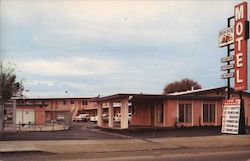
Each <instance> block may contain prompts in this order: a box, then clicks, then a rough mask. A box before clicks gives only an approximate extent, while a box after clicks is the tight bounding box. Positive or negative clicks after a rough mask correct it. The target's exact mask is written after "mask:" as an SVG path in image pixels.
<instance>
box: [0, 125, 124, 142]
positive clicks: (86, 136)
mask: <svg viewBox="0 0 250 161" xmlns="http://www.w3.org/2000/svg"><path fill="white" fill-rule="evenodd" d="M124 138H126V137H124V136H123V135H121V134H116V133H109V132H105V131H102V130H101V129H99V128H97V127H96V124H95V123H92V122H87V123H86V122H72V126H71V128H70V129H68V130H62V131H48V132H7V133H3V134H2V136H1V138H0V140H2V141H11V140H105V139H124Z"/></svg>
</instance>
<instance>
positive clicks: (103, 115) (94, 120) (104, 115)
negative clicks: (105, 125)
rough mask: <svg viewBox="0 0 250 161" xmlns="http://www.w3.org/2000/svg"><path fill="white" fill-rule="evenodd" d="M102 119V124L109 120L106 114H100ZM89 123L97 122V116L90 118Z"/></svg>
mask: <svg viewBox="0 0 250 161" xmlns="http://www.w3.org/2000/svg"><path fill="white" fill-rule="evenodd" d="M102 119H103V121H104V122H107V121H108V119H109V116H108V114H102ZM90 121H91V122H97V121H98V116H91V117H90Z"/></svg>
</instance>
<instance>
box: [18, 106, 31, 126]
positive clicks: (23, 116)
mask: <svg viewBox="0 0 250 161" xmlns="http://www.w3.org/2000/svg"><path fill="white" fill-rule="evenodd" d="M19 122H20V123H23V124H29V123H30V124H34V123H35V111H34V110H26V109H24V110H16V123H17V124H19Z"/></svg>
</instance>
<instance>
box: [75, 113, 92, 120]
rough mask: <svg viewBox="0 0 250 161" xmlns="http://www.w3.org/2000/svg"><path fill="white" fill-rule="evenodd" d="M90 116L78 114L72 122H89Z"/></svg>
mask: <svg viewBox="0 0 250 161" xmlns="http://www.w3.org/2000/svg"><path fill="white" fill-rule="evenodd" d="M89 119H90V115H89V114H80V115H78V116H76V117H75V118H74V121H89Z"/></svg>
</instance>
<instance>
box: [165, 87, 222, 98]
mask: <svg viewBox="0 0 250 161" xmlns="http://www.w3.org/2000/svg"><path fill="white" fill-rule="evenodd" d="M225 89H226V87H217V88H207V89H195V90H188V91H182V92H174V93H169V94H167V95H171V96H179V95H189V94H200V93H207V92H211V91H225Z"/></svg>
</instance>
